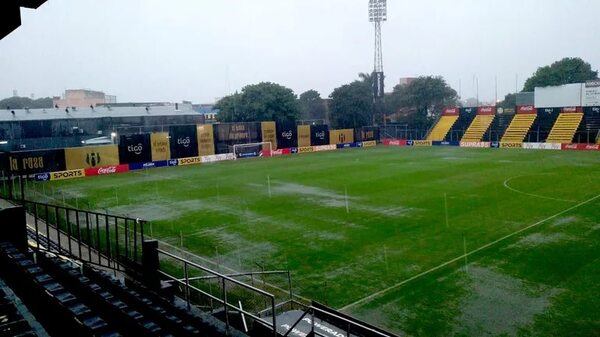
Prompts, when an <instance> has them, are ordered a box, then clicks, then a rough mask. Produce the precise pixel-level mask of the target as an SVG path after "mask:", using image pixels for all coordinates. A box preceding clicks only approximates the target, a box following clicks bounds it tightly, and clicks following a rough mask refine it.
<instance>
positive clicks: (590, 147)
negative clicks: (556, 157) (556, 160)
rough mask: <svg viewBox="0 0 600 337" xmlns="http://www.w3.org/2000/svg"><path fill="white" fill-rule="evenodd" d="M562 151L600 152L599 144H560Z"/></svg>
mask: <svg viewBox="0 0 600 337" xmlns="http://www.w3.org/2000/svg"><path fill="white" fill-rule="evenodd" d="M561 149H562V150H577V151H600V144H562V147H561Z"/></svg>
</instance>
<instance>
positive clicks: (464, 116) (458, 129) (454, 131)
mask: <svg viewBox="0 0 600 337" xmlns="http://www.w3.org/2000/svg"><path fill="white" fill-rule="evenodd" d="M473 110H474V108H473ZM474 117H475V114H474V113H464V112H462V111H461V113H460V114H459V116H458V120H457V121H456V122H455V123H454V125H453V126H452V128H451V129H450V132H448V134H447V135H446V138H445V139H444V140H447V141H459V140H460V139H461V138H462V136H463V135H464V133H465V131H466V130H467V129H468V128H469V125H471V122H473V118H474Z"/></svg>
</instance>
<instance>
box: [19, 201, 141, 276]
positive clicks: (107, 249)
mask: <svg viewBox="0 0 600 337" xmlns="http://www.w3.org/2000/svg"><path fill="white" fill-rule="evenodd" d="M9 200H10V201H11V202H12V203H15V204H19V205H22V206H24V207H25V208H26V209H27V212H28V219H27V222H28V225H29V227H30V229H31V234H30V238H32V239H33V241H34V247H36V248H37V249H40V250H47V251H51V252H54V253H58V254H62V255H67V256H69V257H72V258H75V259H78V260H80V261H82V262H87V263H91V264H94V265H97V266H101V267H106V268H111V269H115V270H119V271H124V264H128V263H131V262H133V263H141V258H142V242H143V241H144V225H145V221H144V220H141V219H133V218H128V217H124V216H119V215H112V214H108V213H98V212H92V211H86V210H81V209H76V208H72V207H65V206H58V205H51V204H47V203H42V202H36V201H30V200H24V199H19V198H16V199H15V198H13V199H9ZM49 243H52V244H49Z"/></svg>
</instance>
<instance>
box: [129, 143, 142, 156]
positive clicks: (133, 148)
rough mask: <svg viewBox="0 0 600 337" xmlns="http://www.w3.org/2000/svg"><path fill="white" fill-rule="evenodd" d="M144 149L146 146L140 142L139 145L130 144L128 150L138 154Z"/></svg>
mask: <svg viewBox="0 0 600 337" xmlns="http://www.w3.org/2000/svg"><path fill="white" fill-rule="evenodd" d="M143 150H144V147H143V146H142V144H141V143H138V145H129V146H127V151H128V152H133V153H135V154H137V155H140V154H142V151H143Z"/></svg>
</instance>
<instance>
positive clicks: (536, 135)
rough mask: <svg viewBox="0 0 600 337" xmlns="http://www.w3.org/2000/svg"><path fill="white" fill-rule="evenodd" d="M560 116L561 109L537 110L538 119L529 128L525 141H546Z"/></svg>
mask: <svg viewBox="0 0 600 337" xmlns="http://www.w3.org/2000/svg"><path fill="white" fill-rule="evenodd" d="M559 114H560V109H537V118H536V119H535V121H534V122H533V125H532V126H531V128H529V132H528V133H527V137H525V141H526V142H533V143H539V142H543V141H545V140H546V138H548V134H549V133H550V130H551V129H552V126H553V125H554V122H555V121H556V119H557V118H558V115H559Z"/></svg>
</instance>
